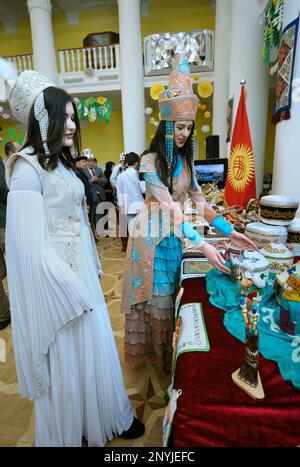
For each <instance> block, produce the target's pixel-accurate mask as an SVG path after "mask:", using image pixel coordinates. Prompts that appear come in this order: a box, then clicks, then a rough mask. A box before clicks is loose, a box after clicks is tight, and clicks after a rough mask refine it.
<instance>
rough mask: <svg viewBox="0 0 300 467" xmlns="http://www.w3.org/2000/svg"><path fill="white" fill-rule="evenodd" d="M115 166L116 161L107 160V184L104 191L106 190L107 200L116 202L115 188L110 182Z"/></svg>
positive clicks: (105, 171)
mask: <svg viewBox="0 0 300 467" xmlns="http://www.w3.org/2000/svg"><path fill="white" fill-rule="evenodd" d="M114 166H115V163H114V162H112V161H109V162H106V164H105V170H104V175H105V177H106V180H107V182H106V184H105V185H104V191H105V195H106V199H107V201H110V202H111V203H114V200H115V195H114V190H113V187H112V186H111V182H110V177H111V174H112V171H113V168H114Z"/></svg>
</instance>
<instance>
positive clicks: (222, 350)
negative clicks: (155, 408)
mask: <svg viewBox="0 0 300 467" xmlns="http://www.w3.org/2000/svg"><path fill="white" fill-rule="evenodd" d="M183 286H184V295H183V298H182V301H181V303H182V304H184V303H189V302H201V303H202V305H203V312H204V319H205V323H206V328H207V333H208V338H209V342H210V347H211V350H210V352H191V353H186V354H182V355H181V356H180V357H179V358H178V361H177V367H176V378H175V388H176V389H182V395H181V396H180V398H179V399H178V401H177V411H176V414H175V418H174V439H173V444H174V446H177V447H179V446H181V447H196V446H233V447H234V446H296V445H300V391H297V390H296V389H295V388H293V386H292V385H291V384H290V383H287V382H286V381H284V380H283V378H282V377H281V375H280V373H279V371H278V367H277V364H276V363H275V362H272V361H270V360H266V359H265V358H263V357H262V356H260V363H259V372H260V376H261V380H262V384H263V387H264V391H265V395H266V397H265V399H264V400H263V401H256V400H254V399H252V398H251V397H250V396H248V395H247V394H246V393H245V392H244V391H243V390H242V389H240V388H239V387H238V386H236V385H235V384H234V383H233V381H232V379H231V374H232V373H233V372H234V371H235V370H237V369H238V368H239V367H240V365H241V363H242V360H243V356H244V350H245V346H244V345H243V343H241V342H240V341H239V340H237V339H236V338H234V337H233V336H231V334H229V333H228V332H227V330H226V329H225V327H224V325H223V315H224V312H223V311H222V310H220V309H218V308H215V307H214V306H213V305H211V304H210V303H209V301H208V298H209V297H208V294H207V293H206V290H205V279H189V280H186V281H184V284H183Z"/></svg>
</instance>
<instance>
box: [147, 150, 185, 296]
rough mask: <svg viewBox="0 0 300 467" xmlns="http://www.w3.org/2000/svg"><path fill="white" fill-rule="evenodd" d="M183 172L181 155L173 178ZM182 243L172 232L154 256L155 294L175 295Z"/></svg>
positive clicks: (157, 248)
mask: <svg viewBox="0 0 300 467" xmlns="http://www.w3.org/2000/svg"><path fill="white" fill-rule="evenodd" d="M182 170H183V163H182V158H181V156H180V155H179V157H178V163H177V166H176V168H175V170H174V174H173V177H178V175H180V173H181V172H182ZM181 260H182V243H181V240H179V238H178V237H176V236H175V235H174V234H173V232H170V233H169V235H168V236H167V237H165V238H164V239H163V240H162V241H161V242H160V243H159V244H158V245H157V247H156V249H155V255H154V274H153V294H154V295H156V296H165V295H172V294H174V293H175V292H176V291H177V289H178V286H179V280H180V265H181Z"/></svg>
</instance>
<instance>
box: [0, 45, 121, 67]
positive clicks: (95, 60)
mask: <svg viewBox="0 0 300 467" xmlns="http://www.w3.org/2000/svg"><path fill="white" fill-rule="evenodd" d="M58 55H59V73H62V74H75V73H78V72H87V71H88V70H93V71H96V70H98V71H99V73H101V72H102V71H103V72H105V71H119V69H120V55H119V45H118V44H115V45H109V46H106V47H84V48H82V49H64V50H59V51H58ZM3 58H5V60H8V61H10V62H11V63H12V64H13V65H14V66H15V68H16V69H17V71H18V73H22V71H25V70H34V64H33V54H27V55H15V56H9V57H3Z"/></svg>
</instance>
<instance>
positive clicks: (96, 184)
mask: <svg viewBox="0 0 300 467" xmlns="http://www.w3.org/2000/svg"><path fill="white" fill-rule="evenodd" d="M87 154H88V155H87ZM83 155H86V156H87V168H86V169H85V170H84V173H85V175H86V176H87V177H88V180H89V184H90V189H91V194H92V204H91V210H90V222H91V227H92V230H93V232H94V235H95V238H97V237H98V235H97V233H96V224H97V219H96V210H97V206H98V204H99V203H100V202H103V201H106V196H105V191H104V186H105V184H106V182H107V180H106V177H105V175H104V173H103V171H102V169H101V168H100V167H98V166H97V165H96V161H97V159H96V158H95V157H94V155H93V153H92V151H91V150H90V149H88V150H86V149H85V150H84V151H83ZM98 238H99V237H98Z"/></svg>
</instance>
